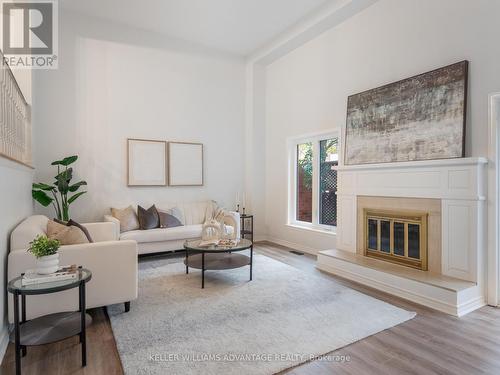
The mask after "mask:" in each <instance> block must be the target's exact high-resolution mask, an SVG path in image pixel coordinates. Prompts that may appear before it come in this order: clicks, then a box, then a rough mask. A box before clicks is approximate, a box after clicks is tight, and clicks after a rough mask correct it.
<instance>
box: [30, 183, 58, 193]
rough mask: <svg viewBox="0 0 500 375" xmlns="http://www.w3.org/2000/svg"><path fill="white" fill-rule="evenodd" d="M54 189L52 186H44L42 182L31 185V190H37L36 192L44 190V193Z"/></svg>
mask: <svg viewBox="0 0 500 375" xmlns="http://www.w3.org/2000/svg"><path fill="white" fill-rule="evenodd" d="M55 188H56V187H55V186H53V185H47V184H44V183H42V182H39V183H34V184H33V189H37V190H45V191H52V190H54V189H55Z"/></svg>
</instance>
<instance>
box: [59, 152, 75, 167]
mask: <svg viewBox="0 0 500 375" xmlns="http://www.w3.org/2000/svg"><path fill="white" fill-rule="evenodd" d="M77 160H78V155H73V156H68V157H67V158H64V159H63V160H62V161H61V165H64V166H65V167H67V166H68V165H70V164H73V163H74V162H75V161H77Z"/></svg>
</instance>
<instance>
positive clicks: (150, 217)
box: [137, 205, 160, 230]
mask: <svg viewBox="0 0 500 375" xmlns="http://www.w3.org/2000/svg"><path fill="white" fill-rule="evenodd" d="M137 216H138V217H139V229H141V230H148V229H154V228H158V227H159V226H160V218H159V217H158V212H157V211H156V207H155V206H154V205H152V206H151V207H149V208H148V209H147V210H146V209H144V208H143V207H141V206H139V207H137Z"/></svg>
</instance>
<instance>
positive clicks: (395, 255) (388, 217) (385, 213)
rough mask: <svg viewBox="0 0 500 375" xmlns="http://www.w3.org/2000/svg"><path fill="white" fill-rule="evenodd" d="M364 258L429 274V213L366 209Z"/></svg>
mask: <svg viewBox="0 0 500 375" xmlns="http://www.w3.org/2000/svg"><path fill="white" fill-rule="evenodd" d="M363 213H364V214H363V218H364V220H363V221H364V255H365V256H367V257H371V258H378V259H381V260H385V261H388V262H391V263H397V264H400V265H404V266H407V267H412V268H417V269H419V270H423V271H427V270H428V266H427V259H428V256H427V218H428V214H427V212H421V211H399V210H394V211H393V210H379V209H369V208H367V209H364V210H363Z"/></svg>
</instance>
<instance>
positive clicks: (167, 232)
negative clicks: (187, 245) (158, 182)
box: [104, 201, 240, 254]
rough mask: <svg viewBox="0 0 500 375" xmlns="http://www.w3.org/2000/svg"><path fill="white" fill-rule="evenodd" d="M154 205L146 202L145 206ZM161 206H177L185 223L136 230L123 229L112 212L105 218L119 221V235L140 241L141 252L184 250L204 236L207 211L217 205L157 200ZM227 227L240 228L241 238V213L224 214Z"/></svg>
mask: <svg viewBox="0 0 500 375" xmlns="http://www.w3.org/2000/svg"><path fill="white" fill-rule="evenodd" d="M146 206H147V207H149V206H150V205H144V206H143V207H146ZM156 207H157V208H158V209H162V210H167V209H170V208H174V207H175V208H177V209H179V211H180V212H181V214H182V216H183V217H182V218H179V219H180V221H181V222H182V224H183V226H181V227H175V228H156V229H148V230H132V231H128V232H123V233H120V221H119V220H118V219H116V218H114V217H113V216H111V215H105V216H104V220H105V221H107V222H110V223H114V225H115V233H116V239H119V240H121V241H123V240H134V241H137V245H138V251H139V254H153V253H160V252H167V251H176V250H182V249H183V248H184V242H185V241H186V240H195V239H199V238H201V233H202V229H203V223H204V222H205V220H206V218H207V213H210V212H212V211H211V210H213V209H214V202H213V201H203V202H189V203H165V204H157V205H156ZM224 223H225V224H226V229H227V230H228V231H229V232H230V233H235V232H236V238H240V214H239V213H237V212H227V213H226V216H225V218H224Z"/></svg>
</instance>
